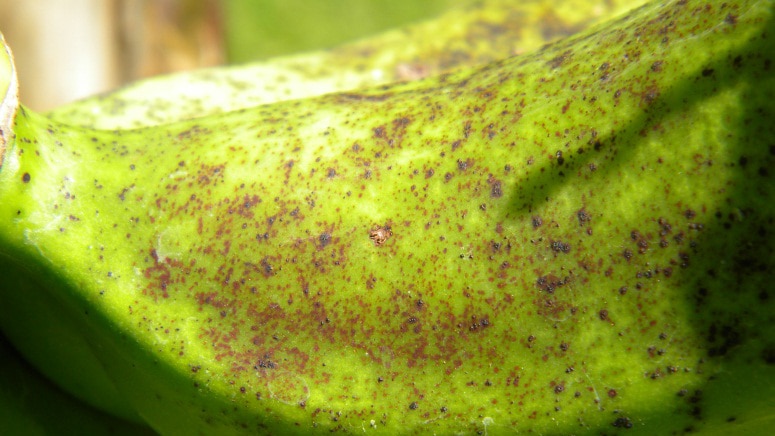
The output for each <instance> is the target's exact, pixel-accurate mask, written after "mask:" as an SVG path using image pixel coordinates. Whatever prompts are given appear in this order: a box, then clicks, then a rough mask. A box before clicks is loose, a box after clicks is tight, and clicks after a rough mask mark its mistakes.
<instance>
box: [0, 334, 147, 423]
mask: <svg viewBox="0 0 775 436" xmlns="http://www.w3.org/2000/svg"><path fill="white" fill-rule="evenodd" d="M0 353H1V354H0V356H2V358H0V423H2V429H3V434H6V435H29V436H37V435H40V436H45V435H54V434H56V435H94V436H100V435H116V436H118V435H127V436H129V435H153V434H156V433H154V432H153V431H152V430H151V429H150V428H148V427H146V426H141V425H137V424H132V423H128V422H126V421H123V420H120V419H117V418H115V417H113V416H111V415H108V414H105V413H101V412H99V411H98V410H97V409H95V408H93V407H89V406H87V405H85V404H83V403H81V402H79V401H76V400H75V399H73V398H72V397H71V396H70V395H68V394H67V393H65V392H62V391H61V390H60V389H59V388H58V387H57V386H55V385H54V384H52V383H51V382H50V381H48V380H46V379H44V378H43V377H42V376H41V375H40V374H38V373H37V371H35V370H34V369H33V368H31V367H30V365H29V364H27V362H25V361H24V359H23V358H22V357H21V356H20V355H19V354H18V353H17V352H16V350H14V349H13V347H11V345H10V344H9V343H8V341H7V340H6V339H5V338H4V337H2V336H0Z"/></svg>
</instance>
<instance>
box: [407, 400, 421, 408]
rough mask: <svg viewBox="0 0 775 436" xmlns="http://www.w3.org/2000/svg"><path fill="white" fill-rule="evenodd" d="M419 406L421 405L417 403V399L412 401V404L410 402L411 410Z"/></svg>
mask: <svg viewBox="0 0 775 436" xmlns="http://www.w3.org/2000/svg"><path fill="white" fill-rule="evenodd" d="M418 407H420V406H419V405H418V404H417V401H412V402H411V404H409V409H411V410H415V409H417V408H418Z"/></svg>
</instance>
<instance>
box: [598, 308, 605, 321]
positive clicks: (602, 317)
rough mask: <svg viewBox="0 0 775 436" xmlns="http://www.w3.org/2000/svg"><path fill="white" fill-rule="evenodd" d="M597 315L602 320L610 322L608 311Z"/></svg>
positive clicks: (602, 311)
mask: <svg viewBox="0 0 775 436" xmlns="http://www.w3.org/2000/svg"><path fill="white" fill-rule="evenodd" d="M597 315H598V316H599V317H600V319H601V320H603V321H606V320H608V311H607V310H605V309H603V310H601V311H600V312H598V313H597Z"/></svg>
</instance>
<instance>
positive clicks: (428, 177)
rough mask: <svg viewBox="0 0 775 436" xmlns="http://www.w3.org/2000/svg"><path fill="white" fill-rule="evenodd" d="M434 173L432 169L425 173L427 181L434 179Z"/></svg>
mask: <svg viewBox="0 0 775 436" xmlns="http://www.w3.org/2000/svg"><path fill="white" fill-rule="evenodd" d="M433 173H434V171H433V169H430V170H428V171H426V172H425V178H426V179H430V178H431V177H433Z"/></svg>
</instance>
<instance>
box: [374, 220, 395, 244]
mask: <svg viewBox="0 0 775 436" xmlns="http://www.w3.org/2000/svg"><path fill="white" fill-rule="evenodd" d="M391 236H393V231H392V229H391V228H390V226H388V225H384V226H379V225H377V226H374V227H372V229H371V230H369V239H371V240H372V241H373V242H374V245H375V246H377V247H379V246H380V245H382V244H384V243H385V242H386V241H387V240H388V239H390V237H391Z"/></svg>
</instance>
